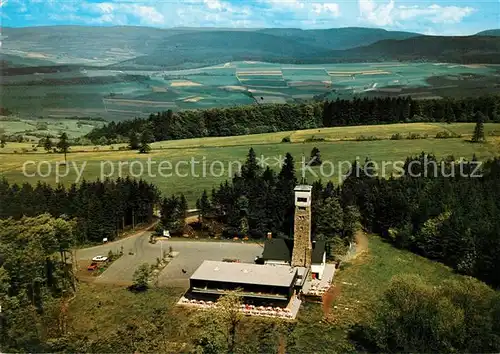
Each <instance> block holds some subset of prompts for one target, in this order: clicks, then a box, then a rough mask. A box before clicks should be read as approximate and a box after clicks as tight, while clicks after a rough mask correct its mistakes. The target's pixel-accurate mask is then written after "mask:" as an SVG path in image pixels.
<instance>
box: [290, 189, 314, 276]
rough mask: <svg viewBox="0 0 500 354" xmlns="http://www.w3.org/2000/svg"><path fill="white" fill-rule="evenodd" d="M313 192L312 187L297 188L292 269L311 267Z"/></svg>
mask: <svg viewBox="0 0 500 354" xmlns="http://www.w3.org/2000/svg"><path fill="white" fill-rule="evenodd" d="M311 192H312V186H306V185H299V186H297V187H295V220H294V226H293V252H292V267H306V268H309V267H310V266H311V254H312V243H311Z"/></svg>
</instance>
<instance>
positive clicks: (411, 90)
mask: <svg viewBox="0 0 500 354" xmlns="http://www.w3.org/2000/svg"><path fill="white" fill-rule="evenodd" d="M497 72H498V66H495V65H456V64H437V63H397V62H387V63H358V64H319V65H291V64H271V63H262V62H228V63H225V64H220V65H215V66H210V67H204V68H198V69H187V70H170V71H153V70H143V71H138V70H135V71H132V70H128V71H127V70H125V71H122V70H109V69H107V68H102V69H99V68H94V69H91V70H90V69H89V70H80V69H78V70H77V69H73V71H69V72H63V73H60V72H57V73H43V74H40V73H36V74H33V75H13V76H6V77H5V80H4V81H3V84H2V92H1V99H2V102H3V103H2V104H3V105H4V106H5V107H6V108H8V109H9V110H11V111H13V112H15V113H16V114H18V115H19V116H21V117H28V116H32V115H36V116H43V117H56V118H60V117H73V116H81V117H101V118H105V119H109V120H120V119H128V118H133V117H137V116H142V117H144V116H147V115H148V114H150V113H153V112H157V111H161V110H167V109H172V110H182V109H198V108H210V107H229V106H234V105H243V104H253V103H258V104H262V103H272V102H274V103H287V102H288V103H292V102H301V101H304V100H310V99H313V98H314V97H315V96H318V97H321V98H328V99H336V98H352V97H354V96H360V97H365V96H371V95H377V96H393V97H397V96H399V95H410V94H411V95H413V96H415V97H420V98H430V97H442V96H453V95H456V94H457V93H458V94H460V92H462V93H463V92H467V94H474V95H475V94H485V93H492V92H498V85H497V84H498V76H495V73H497ZM469 88H474V90H472V91H470V90H468V89H469Z"/></svg>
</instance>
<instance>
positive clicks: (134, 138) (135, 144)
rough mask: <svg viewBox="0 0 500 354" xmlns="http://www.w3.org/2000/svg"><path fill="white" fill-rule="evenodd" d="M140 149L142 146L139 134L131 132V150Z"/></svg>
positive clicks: (129, 146)
mask: <svg viewBox="0 0 500 354" xmlns="http://www.w3.org/2000/svg"><path fill="white" fill-rule="evenodd" d="M139 147H140V144H139V138H138V137H137V134H136V133H135V132H134V131H132V132H130V136H129V142H128V148H129V149H130V150H139Z"/></svg>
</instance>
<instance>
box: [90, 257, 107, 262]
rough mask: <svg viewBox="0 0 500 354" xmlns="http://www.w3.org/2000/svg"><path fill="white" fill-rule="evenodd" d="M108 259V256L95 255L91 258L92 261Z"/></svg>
mask: <svg viewBox="0 0 500 354" xmlns="http://www.w3.org/2000/svg"><path fill="white" fill-rule="evenodd" d="M107 260H108V257H105V256H95V257H94V258H92V261H94V262H106V261H107Z"/></svg>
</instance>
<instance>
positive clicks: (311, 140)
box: [304, 135, 326, 143]
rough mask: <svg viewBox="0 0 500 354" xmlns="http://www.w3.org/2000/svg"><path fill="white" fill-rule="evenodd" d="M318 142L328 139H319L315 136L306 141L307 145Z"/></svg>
mask: <svg viewBox="0 0 500 354" xmlns="http://www.w3.org/2000/svg"><path fill="white" fill-rule="evenodd" d="M316 141H326V139H325V138H317V137H315V136H314V135H313V136H311V137H310V138H307V139H306V140H304V142H305V143H314V142H316Z"/></svg>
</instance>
